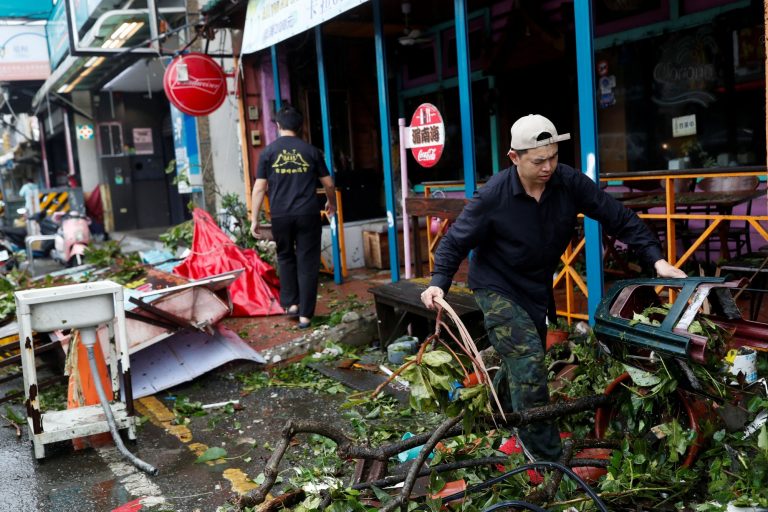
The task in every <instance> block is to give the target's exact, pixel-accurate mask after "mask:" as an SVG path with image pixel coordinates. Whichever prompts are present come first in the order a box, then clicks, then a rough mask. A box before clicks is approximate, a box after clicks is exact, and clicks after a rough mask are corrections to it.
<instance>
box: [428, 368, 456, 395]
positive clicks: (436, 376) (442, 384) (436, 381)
mask: <svg viewBox="0 0 768 512" xmlns="http://www.w3.org/2000/svg"><path fill="white" fill-rule="evenodd" d="M424 374H425V377H426V378H427V379H429V383H430V384H431V385H432V387H433V388H437V389H443V390H445V391H450V390H451V384H452V383H453V381H454V380H456V379H454V378H452V377H451V376H450V375H446V374H444V373H443V374H440V373H435V372H433V371H432V370H430V369H429V368H425V369H424Z"/></svg>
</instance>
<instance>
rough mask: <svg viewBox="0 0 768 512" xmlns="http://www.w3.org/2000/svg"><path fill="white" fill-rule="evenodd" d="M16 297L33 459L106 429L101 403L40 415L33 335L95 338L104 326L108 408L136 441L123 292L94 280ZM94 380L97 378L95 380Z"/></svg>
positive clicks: (31, 291) (113, 286) (120, 289)
mask: <svg viewBox="0 0 768 512" xmlns="http://www.w3.org/2000/svg"><path fill="white" fill-rule="evenodd" d="M15 297H16V314H17V317H18V323H19V344H20V345H21V347H20V349H21V354H22V357H21V367H22V372H23V375H24V397H25V399H26V400H25V405H26V410H27V423H28V426H29V431H30V438H31V439H32V443H33V445H34V451H35V457H36V458H37V459H42V458H43V457H45V445H47V444H51V443H55V442H58V441H65V440H68V439H73V438H77V437H83V436H88V435H93V434H99V433H102V432H109V431H110V427H109V424H108V421H107V418H106V414H105V412H104V409H102V406H101V405H99V404H96V405H88V406H84V407H78V408H76V409H68V410H65V411H50V412H46V413H45V414H42V413H41V412H40V401H39V390H38V386H37V370H36V368H35V351H34V338H33V335H32V333H33V331H36V332H50V331H54V330H57V329H82V330H83V332H86V331H87V332H88V333H89V334H90V335H91V336H92V337H95V330H96V328H97V327H99V326H101V325H105V324H106V325H107V329H108V333H109V354H108V356H107V357H108V361H107V362H108V364H109V368H110V374H111V380H112V396H111V400H110V401H109V406H110V409H111V411H112V414H113V416H114V420H115V424H116V426H117V428H118V429H126V430H127V434H128V438H129V439H132V440H133V439H136V422H135V417H134V413H133V393H132V390H131V379H130V375H131V373H130V360H129V358H128V340H127V334H126V329H125V310H124V309H123V287H122V286H120V285H119V284H117V283H114V282H112V281H98V282H94V283H85V284H73V285H67V286H59V287H53V288H42V289H36V290H24V291H20V292H16V293H15ZM93 378H94V379H98V378H99V377H98V376H97V375H94V376H93ZM121 381H122V384H123V387H124V392H123V397H124V401H121V399H120V385H121Z"/></svg>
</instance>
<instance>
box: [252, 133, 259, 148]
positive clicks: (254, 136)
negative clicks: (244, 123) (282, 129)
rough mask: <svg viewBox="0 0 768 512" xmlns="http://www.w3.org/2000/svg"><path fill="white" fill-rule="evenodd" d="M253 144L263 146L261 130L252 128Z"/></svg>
mask: <svg viewBox="0 0 768 512" xmlns="http://www.w3.org/2000/svg"><path fill="white" fill-rule="evenodd" d="M251 145H252V146H261V132H260V131H259V130H251Z"/></svg>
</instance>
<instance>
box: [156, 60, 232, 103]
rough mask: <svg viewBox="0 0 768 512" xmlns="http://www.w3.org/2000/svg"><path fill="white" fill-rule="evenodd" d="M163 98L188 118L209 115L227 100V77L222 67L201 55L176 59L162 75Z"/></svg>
mask: <svg viewBox="0 0 768 512" xmlns="http://www.w3.org/2000/svg"><path fill="white" fill-rule="evenodd" d="M163 88H164V89H165V95H166V96H168V99H169V100H170V101H171V103H173V105H174V106H175V107H176V108H178V109H179V110H181V111H182V112H184V113H185V114H189V115H191V116H204V115H207V114H210V113H211V112H213V111H214V110H216V109H217V108H219V107H220V106H221V104H222V103H224V98H226V97H227V77H226V76H225V75H224V71H223V70H222V69H221V66H219V65H218V64H216V61H214V60H213V59H212V58H210V57H209V56H207V55H205V54H202V53H187V54H185V55H179V56H178V57H176V58H175V59H173V61H171V64H170V65H169V66H168V67H167V68H166V70H165V75H163Z"/></svg>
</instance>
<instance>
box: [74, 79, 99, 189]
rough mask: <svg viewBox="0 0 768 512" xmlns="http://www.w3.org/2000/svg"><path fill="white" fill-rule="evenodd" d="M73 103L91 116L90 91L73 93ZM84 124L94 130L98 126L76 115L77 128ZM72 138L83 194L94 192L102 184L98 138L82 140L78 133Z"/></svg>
mask: <svg viewBox="0 0 768 512" xmlns="http://www.w3.org/2000/svg"><path fill="white" fill-rule="evenodd" d="M72 103H74V104H75V105H76V106H77V107H78V108H79V109H80V110H82V111H83V112H85V113H87V114H91V93H90V91H73V92H72ZM83 124H89V125H91V126H92V127H93V129H94V130H95V129H96V124H95V123H94V122H93V121H92V120H90V119H86V118H85V117H83V116H81V115H79V114H75V127H77V126H78V125H83ZM72 138H73V139H74V142H75V144H76V146H77V162H78V167H79V171H80V180H81V184H82V188H83V193H88V192H92V191H93V189H94V188H96V187H97V186H98V184H99V183H100V182H101V174H100V173H99V156H98V153H97V151H96V137H95V136H94V137H93V138H92V139H88V140H81V139H78V138H77V133H73V134H72Z"/></svg>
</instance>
